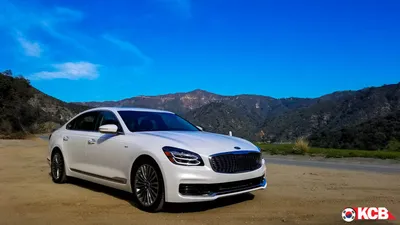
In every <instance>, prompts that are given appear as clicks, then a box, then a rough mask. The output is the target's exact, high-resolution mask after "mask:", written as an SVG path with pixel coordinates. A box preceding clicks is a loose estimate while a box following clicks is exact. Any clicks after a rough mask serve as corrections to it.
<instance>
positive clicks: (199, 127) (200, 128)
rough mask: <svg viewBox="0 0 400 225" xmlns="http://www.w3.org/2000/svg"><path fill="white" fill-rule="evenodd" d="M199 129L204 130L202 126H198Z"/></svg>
mask: <svg viewBox="0 0 400 225" xmlns="http://www.w3.org/2000/svg"><path fill="white" fill-rule="evenodd" d="M196 127H197V129H199V130H200V131H204V129H203V128H202V127H201V126H196Z"/></svg>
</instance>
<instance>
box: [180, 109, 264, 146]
mask: <svg viewBox="0 0 400 225" xmlns="http://www.w3.org/2000/svg"><path fill="white" fill-rule="evenodd" d="M184 118H185V119H187V120H189V121H190V122H192V123H194V124H196V125H199V126H201V127H203V129H204V130H205V131H213V132H216V133H222V134H228V133H229V131H232V132H233V133H234V135H235V136H240V137H248V138H249V139H250V140H255V136H254V133H255V132H256V129H257V125H258V124H259V120H258V117H257V116H253V115H252V114H248V113H246V111H243V110H241V108H239V107H234V106H232V105H228V104H225V103H220V102H212V103H210V104H207V105H204V106H202V107H200V108H198V109H196V110H192V111H189V112H188V113H186V114H185V115H184Z"/></svg>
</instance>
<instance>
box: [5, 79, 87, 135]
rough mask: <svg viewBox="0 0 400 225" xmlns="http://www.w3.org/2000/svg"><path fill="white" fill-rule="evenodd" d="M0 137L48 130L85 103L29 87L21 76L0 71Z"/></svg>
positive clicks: (77, 110)
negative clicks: (68, 101)
mask: <svg viewBox="0 0 400 225" xmlns="http://www.w3.org/2000/svg"><path fill="white" fill-rule="evenodd" d="M0 93H1V95H0V112H1V113H0V137H3V138H4V137H17V136H21V137H22V136H24V135H26V134H28V133H36V132H48V131H51V130H52V129H54V128H55V127H57V126H59V125H60V124H62V123H64V122H66V121H67V120H69V119H70V118H71V117H73V116H74V115H76V114H77V113H79V112H81V111H83V110H85V109H87V108H88V107H87V106H83V105H77V104H72V103H66V102H63V101H60V100H58V99H56V98H53V97H51V96H48V95H46V94H44V93H42V92H40V91H39V90H37V89H35V88H33V87H32V86H31V85H30V83H29V81H28V80H26V79H25V78H23V77H22V76H18V77H13V76H12V74H11V72H10V71H7V72H6V73H0Z"/></svg>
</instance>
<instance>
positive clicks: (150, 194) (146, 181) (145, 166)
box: [131, 159, 165, 212]
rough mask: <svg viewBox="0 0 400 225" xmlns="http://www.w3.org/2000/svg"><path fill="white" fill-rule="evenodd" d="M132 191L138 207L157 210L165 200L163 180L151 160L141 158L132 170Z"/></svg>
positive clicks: (150, 210)
mask: <svg viewBox="0 0 400 225" xmlns="http://www.w3.org/2000/svg"><path fill="white" fill-rule="evenodd" d="M132 172H133V173H132V174H133V175H132V181H131V182H132V192H133V196H134V200H135V202H136V203H137V204H138V206H139V208H140V209H142V210H144V211H147V212H158V211H160V210H161V209H162V207H163V205H164V202H165V194H164V181H163V177H162V174H161V171H160V169H159V167H158V166H157V164H156V163H155V162H154V161H153V160H149V159H146V160H141V162H139V163H138V164H137V166H135V167H134V169H133V171H132Z"/></svg>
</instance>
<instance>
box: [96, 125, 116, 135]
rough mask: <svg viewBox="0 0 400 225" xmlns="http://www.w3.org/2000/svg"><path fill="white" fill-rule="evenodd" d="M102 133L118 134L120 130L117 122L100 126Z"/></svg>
mask: <svg viewBox="0 0 400 225" xmlns="http://www.w3.org/2000/svg"><path fill="white" fill-rule="evenodd" d="M99 131H100V133H104V134H116V133H117V132H118V127H117V125H115V124H106V125H103V126H100V127H99Z"/></svg>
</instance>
